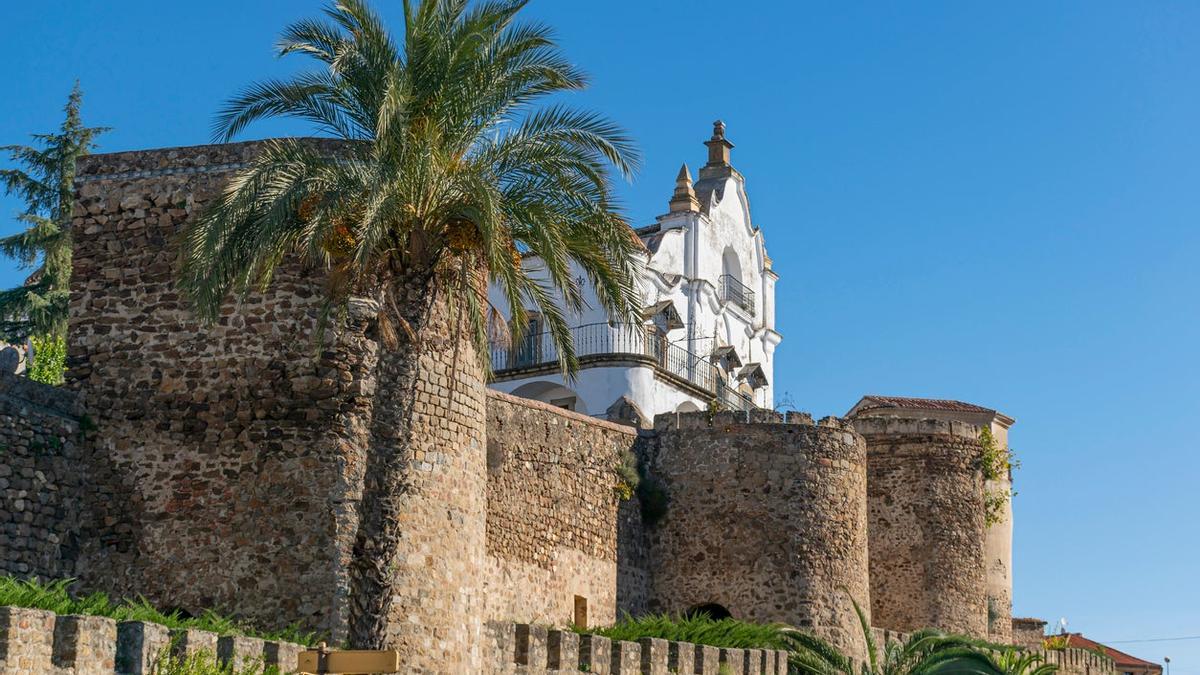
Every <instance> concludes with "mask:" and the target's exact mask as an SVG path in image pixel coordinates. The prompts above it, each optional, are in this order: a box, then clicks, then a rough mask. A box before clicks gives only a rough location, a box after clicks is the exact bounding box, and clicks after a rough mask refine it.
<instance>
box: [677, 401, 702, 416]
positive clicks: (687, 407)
mask: <svg viewBox="0 0 1200 675" xmlns="http://www.w3.org/2000/svg"><path fill="white" fill-rule="evenodd" d="M675 412H681V413H690V412H700V406H698V405H696V404H695V403H692V402H691V401H684V402H683V403H680V404H679V407H678V408H675Z"/></svg>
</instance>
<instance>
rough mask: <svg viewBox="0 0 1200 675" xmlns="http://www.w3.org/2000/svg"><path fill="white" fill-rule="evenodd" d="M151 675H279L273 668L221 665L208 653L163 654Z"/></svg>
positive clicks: (276, 669) (277, 670)
mask: <svg viewBox="0 0 1200 675" xmlns="http://www.w3.org/2000/svg"><path fill="white" fill-rule="evenodd" d="M152 675H280V671H279V669H278V668H276V667H275V666H266V667H264V666H261V665H250V666H244V667H242V668H234V667H233V666H232V665H223V664H221V663H220V662H219V661H217V659H216V657H215V656H213V655H212V654H208V653H200V654H193V655H191V656H188V657H178V656H171V655H169V654H164V655H163V656H162V657H161V658H160V659H159V660H158V662H157V663H155V665H154V670H153V673H152Z"/></svg>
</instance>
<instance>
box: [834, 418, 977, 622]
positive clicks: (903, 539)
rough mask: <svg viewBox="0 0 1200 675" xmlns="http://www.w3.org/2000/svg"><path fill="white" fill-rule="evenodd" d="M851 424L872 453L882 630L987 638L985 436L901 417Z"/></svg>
mask: <svg viewBox="0 0 1200 675" xmlns="http://www.w3.org/2000/svg"><path fill="white" fill-rule="evenodd" d="M852 424H853V425H854V428H855V430H856V431H858V433H859V434H861V435H862V437H863V438H864V439H865V441H866V448H867V467H868V469H867V471H868V479H867V485H868V486H869V491H868V492H869V496H868V499H867V503H868V509H869V512H870V557H871V574H870V576H871V610H872V611H871V614H872V618H873V619H874V621H875V625H877V626H882V627H885V628H889V629H892V630H897V631H905V632H907V631H913V630H918V629H920V628H925V627H928V626H937V627H939V628H942V629H944V630H949V631H954V632H960V633H966V634H968V635H979V636H987V635H988V610H987V598H986V594H987V592H986V585H985V576H986V573H985V565H984V548H983V542H984V529H985V525H984V505H983V474H982V472H981V470H980V467H979V461H980V456H981V455H980V452H981V451H980V446H979V440H978V439H979V429H978V428H977V427H974V426H971V425H967V424H963V423H960V422H951V421H941V420H930V419H924V420H909V419H902V418H898V417H884V418H877V417H865V418H864V417H858V418H855V419H853V420H852Z"/></svg>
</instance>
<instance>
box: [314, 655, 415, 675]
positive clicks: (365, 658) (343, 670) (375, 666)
mask: <svg viewBox="0 0 1200 675" xmlns="http://www.w3.org/2000/svg"><path fill="white" fill-rule="evenodd" d="M320 660H321V652H319V651H308V652H300V660H299V661H298V662H297V666H298V668H297V669H298V670H299V671H300V672H301V673H306V674H309V673H311V674H314V675H315V674H317V673H337V674H338V675H375V674H376V673H398V672H400V652H398V651H394V650H389V651H381V652H333V651H331V652H328V653H327V654H326V655H325V669H324V670H320Z"/></svg>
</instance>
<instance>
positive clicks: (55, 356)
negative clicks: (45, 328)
mask: <svg viewBox="0 0 1200 675" xmlns="http://www.w3.org/2000/svg"><path fill="white" fill-rule="evenodd" d="M31 341H32V342H33V363H31V364H29V379H31V380H33V381H35V382H42V383H43V384H51V385H56V386H57V385H60V384H62V383H63V374H64V373H66V370H67V340H66V338H64V337H63V336H61V335H44V336H38V335H35V336H33V337H32V338H31Z"/></svg>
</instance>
